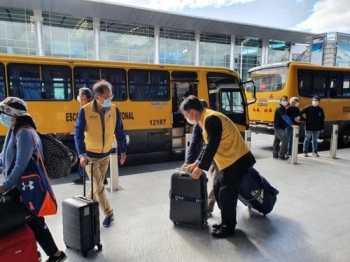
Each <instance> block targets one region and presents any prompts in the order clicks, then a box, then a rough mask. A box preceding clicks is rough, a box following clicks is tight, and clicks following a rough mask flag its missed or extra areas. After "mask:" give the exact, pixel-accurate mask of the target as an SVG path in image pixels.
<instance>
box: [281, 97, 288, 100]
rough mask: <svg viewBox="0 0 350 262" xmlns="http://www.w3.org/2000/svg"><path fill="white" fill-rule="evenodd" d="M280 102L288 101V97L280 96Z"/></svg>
mask: <svg viewBox="0 0 350 262" xmlns="http://www.w3.org/2000/svg"><path fill="white" fill-rule="evenodd" d="M281 100H286V101H288V96H281V97H280V101H281Z"/></svg>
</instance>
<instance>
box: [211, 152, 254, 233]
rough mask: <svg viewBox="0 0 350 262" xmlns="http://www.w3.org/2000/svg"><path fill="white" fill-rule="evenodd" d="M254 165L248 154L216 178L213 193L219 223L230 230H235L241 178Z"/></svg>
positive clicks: (252, 158)
mask: <svg viewBox="0 0 350 262" xmlns="http://www.w3.org/2000/svg"><path fill="white" fill-rule="evenodd" d="M254 163H255V159H254V157H252V155H251V153H250V152H249V153H248V154H246V155H244V156H242V157H241V158H240V159H238V160H237V161H236V162H235V163H233V164H232V165H230V166H228V167H227V168H225V169H223V170H221V171H220V172H219V174H218V176H217V178H216V181H215V185H214V193H215V198H216V201H217V203H218V206H219V208H220V210H221V221H222V223H223V224H225V225H226V226H227V227H228V228H230V229H231V228H235V227H236V224H237V220H236V207H237V200H238V194H239V189H240V188H241V184H242V181H243V177H244V175H246V174H247V173H248V170H249V168H250V167H251V166H253V164H254Z"/></svg>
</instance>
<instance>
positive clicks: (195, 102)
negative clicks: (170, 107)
mask: <svg viewBox="0 0 350 262" xmlns="http://www.w3.org/2000/svg"><path fill="white" fill-rule="evenodd" d="M191 109H193V110H196V111H199V112H203V111H204V107H203V104H202V103H201V101H200V100H199V99H198V98H197V97H196V96H194V95H190V96H188V97H186V98H185V99H184V100H183V101H182V102H181V105H180V111H181V112H183V111H189V110H191Z"/></svg>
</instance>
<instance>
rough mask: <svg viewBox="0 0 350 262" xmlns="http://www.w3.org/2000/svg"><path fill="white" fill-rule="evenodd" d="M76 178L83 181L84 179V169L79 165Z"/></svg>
mask: <svg viewBox="0 0 350 262" xmlns="http://www.w3.org/2000/svg"><path fill="white" fill-rule="evenodd" d="M78 178H79V179H81V180H83V178H84V169H83V168H82V167H81V165H80V164H79V167H78Z"/></svg>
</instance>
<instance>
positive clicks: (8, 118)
mask: <svg viewBox="0 0 350 262" xmlns="http://www.w3.org/2000/svg"><path fill="white" fill-rule="evenodd" d="M11 118H12V117H11V116H8V115H5V114H1V116H0V122H1V124H3V125H4V126H7V127H10V126H12V124H13V123H12V121H11Z"/></svg>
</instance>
